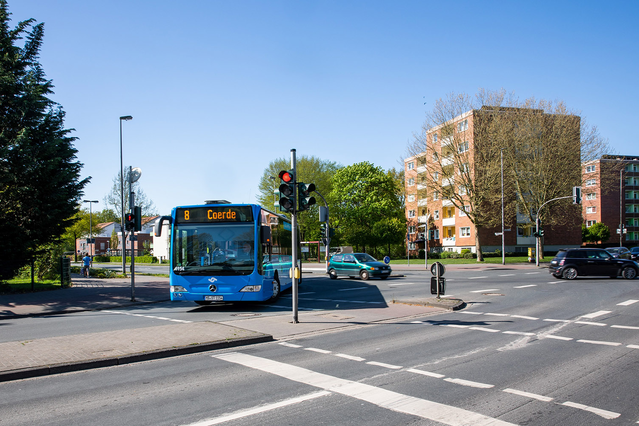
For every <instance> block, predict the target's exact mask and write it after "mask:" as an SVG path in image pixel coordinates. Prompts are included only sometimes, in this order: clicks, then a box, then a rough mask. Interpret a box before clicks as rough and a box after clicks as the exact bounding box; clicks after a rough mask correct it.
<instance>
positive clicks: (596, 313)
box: [581, 311, 612, 319]
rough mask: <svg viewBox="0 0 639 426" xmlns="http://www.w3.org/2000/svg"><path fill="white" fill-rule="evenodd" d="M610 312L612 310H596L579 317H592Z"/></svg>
mask: <svg viewBox="0 0 639 426" xmlns="http://www.w3.org/2000/svg"><path fill="white" fill-rule="evenodd" d="M610 313H612V311H597V312H593V313H592V314H587V315H582V316H581V318H588V319H593V318H597V317H600V316H602V315H606V314H610Z"/></svg>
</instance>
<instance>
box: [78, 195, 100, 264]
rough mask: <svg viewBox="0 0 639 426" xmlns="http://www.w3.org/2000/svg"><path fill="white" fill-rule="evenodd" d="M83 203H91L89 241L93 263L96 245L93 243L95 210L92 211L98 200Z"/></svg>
mask: <svg viewBox="0 0 639 426" xmlns="http://www.w3.org/2000/svg"><path fill="white" fill-rule="evenodd" d="M82 202H83V203H89V241H90V244H91V261H93V251H94V250H93V247H94V246H95V243H94V242H93V222H92V219H93V210H92V209H91V207H93V203H98V202H99V201H98V200H83V201H82Z"/></svg>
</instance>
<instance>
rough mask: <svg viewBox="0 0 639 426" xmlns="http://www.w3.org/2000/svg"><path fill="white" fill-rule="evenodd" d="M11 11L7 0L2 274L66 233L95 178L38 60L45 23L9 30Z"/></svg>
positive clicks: (0, 98)
mask: <svg viewBox="0 0 639 426" xmlns="http://www.w3.org/2000/svg"><path fill="white" fill-rule="evenodd" d="M9 16H10V13H9V11H8V5H7V1H6V0H0V235H2V238H3V241H2V244H1V245H0V258H1V259H2V262H1V263H0V279H7V278H10V277H12V276H13V275H14V274H15V271H17V270H18V269H19V268H20V267H22V266H23V265H26V264H27V263H29V262H30V261H31V260H32V259H33V258H34V257H35V256H36V255H37V254H38V253H39V248H40V247H44V246H47V245H49V244H51V243H54V242H56V241H58V240H59V239H60V236H61V235H62V234H63V233H64V231H65V229H66V228H67V227H68V226H69V225H70V224H71V223H72V222H73V220H74V219H73V217H74V214H75V213H76V212H77V210H78V203H79V200H80V197H81V195H82V190H83V188H84V187H85V185H86V184H87V183H88V179H84V180H80V170H81V168H82V164H81V163H79V162H78V161H77V160H76V153H77V150H76V149H75V148H74V146H73V141H74V140H75V138H74V137H71V136H69V134H70V133H71V130H70V129H65V128H64V116H65V114H64V111H63V110H62V108H61V107H60V106H59V105H58V104H56V103H55V102H54V101H52V100H51V99H49V98H48V96H49V95H50V94H52V93H53V92H52V88H53V84H52V82H51V81H50V80H47V79H46V78H45V74H44V71H43V69H42V66H41V65H40V63H39V62H38V55H39V51H40V47H41V45H42V41H43V37H44V25H43V24H42V23H40V24H35V21H34V19H28V20H26V21H21V22H19V23H18V24H17V26H16V28H15V29H10V28H9V21H10V19H9ZM23 38H25V41H24V43H23V45H22V47H20V46H19V45H18V43H19V42H20V41H21V39H23Z"/></svg>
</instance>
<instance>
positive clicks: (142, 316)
mask: <svg viewBox="0 0 639 426" xmlns="http://www.w3.org/2000/svg"><path fill="white" fill-rule="evenodd" d="M102 312H106V313H109V314H118V315H128V316H131V317H141V318H149V319H158V320H162V321H171V322H180V323H183V324H191V323H192V322H193V321H186V320H179V319H173V318H166V317H158V316H155V315H142V314H134V313H132V312H122V311H111V310H103V311H102Z"/></svg>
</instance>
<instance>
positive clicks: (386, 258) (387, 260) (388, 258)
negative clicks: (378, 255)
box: [384, 256, 390, 265]
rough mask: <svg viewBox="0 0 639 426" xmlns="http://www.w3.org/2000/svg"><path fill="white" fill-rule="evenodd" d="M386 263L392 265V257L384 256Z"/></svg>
mask: <svg viewBox="0 0 639 426" xmlns="http://www.w3.org/2000/svg"><path fill="white" fill-rule="evenodd" d="M384 263H385V264H387V265H388V264H389V263H390V257H388V256H384Z"/></svg>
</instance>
